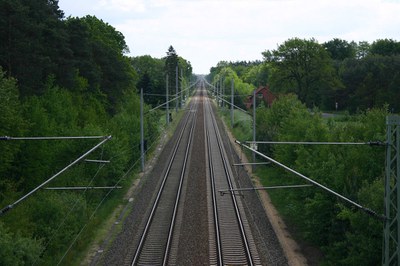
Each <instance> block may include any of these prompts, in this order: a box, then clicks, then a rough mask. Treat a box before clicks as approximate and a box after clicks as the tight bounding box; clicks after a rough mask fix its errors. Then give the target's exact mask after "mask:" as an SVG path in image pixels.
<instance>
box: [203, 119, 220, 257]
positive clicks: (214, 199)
mask: <svg viewBox="0 0 400 266" xmlns="http://www.w3.org/2000/svg"><path fill="white" fill-rule="evenodd" d="M204 128H205V133H206V141H207V142H206V145H207V150H208V165H209V172H210V184H211V197H212V203H213V204H212V206H213V214H214V227H215V239H216V241H217V264H218V265H223V257H222V245H221V236H220V231H219V221H218V207H217V196H216V194H217V192H216V188H215V178H214V166H213V158H212V153H211V145H210V143H211V140H210V132H209V129H208V127H207V124H206V115H204Z"/></svg>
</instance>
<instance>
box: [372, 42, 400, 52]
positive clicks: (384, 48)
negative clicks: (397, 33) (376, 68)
mask: <svg viewBox="0 0 400 266" xmlns="http://www.w3.org/2000/svg"><path fill="white" fill-rule="evenodd" d="M370 52H371V54H374V55H384V56H392V55H400V42H397V41H395V40H392V39H380V40H376V41H374V42H373V43H372V44H371V48H370Z"/></svg>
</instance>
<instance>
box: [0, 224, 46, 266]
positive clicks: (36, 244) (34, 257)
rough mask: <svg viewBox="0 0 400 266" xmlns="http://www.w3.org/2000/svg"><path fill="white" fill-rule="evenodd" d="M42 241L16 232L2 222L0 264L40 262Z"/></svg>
mask: <svg viewBox="0 0 400 266" xmlns="http://www.w3.org/2000/svg"><path fill="white" fill-rule="evenodd" d="M42 250H43V246H42V243H41V241H39V240H36V239H31V238H28V237H22V236H21V235H20V234H14V233H12V232H10V230H9V229H7V228H6V227H5V226H4V224H3V223H2V222H0V265H4V266H14V265H15V266H16V265H33V264H35V263H38V264H40V262H41V259H40V257H39V256H40V254H41V252H42Z"/></svg>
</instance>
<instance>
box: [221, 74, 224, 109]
mask: <svg viewBox="0 0 400 266" xmlns="http://www.w3.org/2000/svg"><path fill="white" fill-rule="evenodd" d="M224 97H225V87H224V78H222V79H221V107H225V102H224V100H225V99H224Z"/></svg>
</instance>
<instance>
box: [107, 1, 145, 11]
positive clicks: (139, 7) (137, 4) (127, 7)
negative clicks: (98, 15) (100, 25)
mask: <svg viewBox="0 0 400 266" xmlns="http://www.w3.org/2000/svg"><path fill="white" fill-rule="evenodd" d="M99 5H100V8H102V9H106V10H109V11H111V12H145V11H146V5H145V3H144V0H100V1H99Z"/></svg>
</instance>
